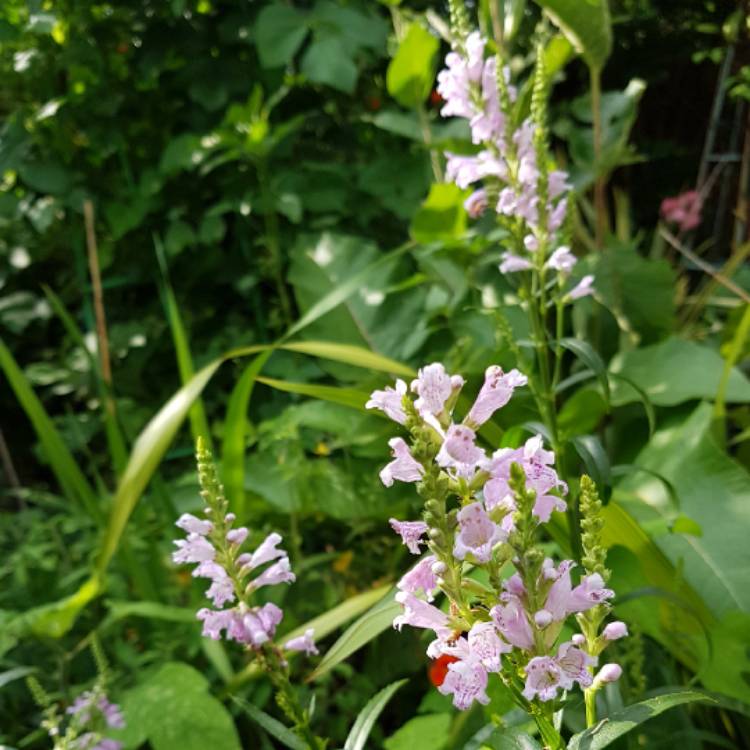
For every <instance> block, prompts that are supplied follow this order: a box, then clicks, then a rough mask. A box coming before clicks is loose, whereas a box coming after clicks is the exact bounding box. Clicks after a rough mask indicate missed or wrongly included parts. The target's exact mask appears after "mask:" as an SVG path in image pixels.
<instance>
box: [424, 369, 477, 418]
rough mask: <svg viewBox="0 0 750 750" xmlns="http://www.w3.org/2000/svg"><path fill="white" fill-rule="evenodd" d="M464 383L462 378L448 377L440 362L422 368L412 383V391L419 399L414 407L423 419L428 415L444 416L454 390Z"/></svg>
mask: <svg viewBox="0 0 750 750" xmlns="http://www.w3.org/2000/svg"><path fill="white" fill-rule="evenodd" d="M463 382H464V381H463V378H461V377H460V376H455V375H454V376H453V377H451V376H450V375H448V373H447V372H446V371H445V367H443V365H442V364H440V362H433V363H432V364H431V365H427V366H426V367H422V368H421V369H420V370H419V372H418V373H417V377H416V378H415V379H414V380H412V382H411V390H412V391H413V392H414V393H416V394H417V395H418V397H419V398H417V400H416V401H415V402H414V406H415V407H416V409H417V411H418V412H419V413H420V414H421V415H422V416H423V417H424V416H425V415H426V414H432V415H433V416H436V417H437V416H439V415H440V414H442V412H443V410H444V409H445V404H446V402H447V401H448V399H449V398H450V397H451V396H452V395H453V392H454V390H457V389H458V388H460V386H461V385H463Z"/></svg>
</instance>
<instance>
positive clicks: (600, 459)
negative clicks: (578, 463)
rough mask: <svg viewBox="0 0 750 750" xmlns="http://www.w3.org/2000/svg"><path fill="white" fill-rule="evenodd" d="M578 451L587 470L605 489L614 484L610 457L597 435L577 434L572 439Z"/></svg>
mask: <svg viewBox="0 0 750 750" xmlns="http://www.w3.org/2000/svg"><path fill="white" fill-rule="evenodd" d="M571 442H572V443H573V447H574V448H575V449H576V452H577V453H578V455H579V456H580V457H581V459H582V460H583V463H584V464H585V466H586V471H587V473H588V474H590V475H591V478H592V479H593V480H594V481H595V482H596V483H597V484H598V485H599V487H600V488H601V489H602V490H604V489H605V488H606V487H608V486H610V485H611V484H612V473H611V470H610V466H609V457H608V456H607V452H606V451H605V450H604V446H603V445H602V444H601V441H600V440H599V438H598V437H596V435H577V436H576V437H574V438H573V439H572V441H571Z"/></svg>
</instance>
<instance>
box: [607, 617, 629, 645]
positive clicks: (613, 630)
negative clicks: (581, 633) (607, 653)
mask: <svg viewBox="0 0 750 750" xmlns="http://www.w3.org/2000/svg"><path fill="white" fill-rule="evenodd" d="M602 635H603V636H604V638H605V639H606V640H608V641H617V640H619V639H620V638H624V637H625V636H626V635H628V626H627V625H626V624H625V623H624V622H620V621H619V620H617V621H616V622H610V623H609V625H607V627H605V628H604V630H603V631H602Z"/></svg>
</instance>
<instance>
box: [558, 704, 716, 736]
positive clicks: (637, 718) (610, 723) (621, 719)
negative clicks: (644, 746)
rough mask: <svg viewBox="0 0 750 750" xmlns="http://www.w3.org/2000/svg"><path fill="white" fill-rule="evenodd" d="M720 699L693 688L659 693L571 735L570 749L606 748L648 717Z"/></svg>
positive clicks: (651, 717)
mask: <svg viewBox="0 0 750 750" xmlns="http://www.w3.org/2000/svg"><path fill="white" fill-rule="evenodd" d="M695 702H700V703H714V704H715V703H716V701H715V700H714V699H713V698H711V697H710V696H708V695H706V694H705V693H700V692H697V691H693V690H682V691H680V692H675V693H669V694H667V695H659V696H657V697H656V698H648V699H647V700H645V701H641V702H640V703H636V704H634V705H632V706H628V707H627V708H625V709H624V710H622V711H618V712H617V713H615V714H612V716H609V717H608V718H606V719H603V720H602V721H600V722H599V723H598V724H595V725H594V726H593V727H591V728H590V729H587V730H586V731H585V732H580V733H579V734H576V735H575V736H574V737H572V738H571V740H570V742H569V743H568V750H603V748H605V747H608V746H609V745H611V744H612V743H613V742H614V741H615V740H616V739H617V738H618V737H622V736H623V735H624V734H627V733H628V732H630V731H632V730H633V729H635V728H636V727H637V726H639V725H640V724H643V722H644V721H648V720H649V719H653V718H654V717H655V716H658V715H659V714H661V713H664V711H668V710H669V709H670V708H674V707H675V706H682V705H684V704H686V703H695Z"/></svg>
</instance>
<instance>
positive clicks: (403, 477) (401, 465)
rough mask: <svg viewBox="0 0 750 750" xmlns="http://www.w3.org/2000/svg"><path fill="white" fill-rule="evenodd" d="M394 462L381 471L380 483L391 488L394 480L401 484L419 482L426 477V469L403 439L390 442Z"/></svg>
mask: <svg viewBox="0 0 750 750" xmlns="http://www.w3.org/2000/svg"><path fill="white" fill-rule="evenodd" d="M388 445H389V446H390V447H391V455H392V456H393V457H394V460H393V461H391V462H390V463H389V464H387V465H386V466H384V467H383V468H382V469H381V471H380V481H381V482H382V483H383V484H384V485H385V486H386V487H390V486H391V485H392V484H393V482H394V480H396V479H398V481H399V482H418V481H419V480H420V479H422V476H423V475H424V467H423V466H422V464H420V463H419V462H418V461H417V460H416V459H415V458H414V457H413V456H412V455H411V452H410V451H409V446H408V445H407V444H406V442H405V441H404V439H403V438H399V437H397V438H391V439H390V440H389V441H388Z"/></svg>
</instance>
